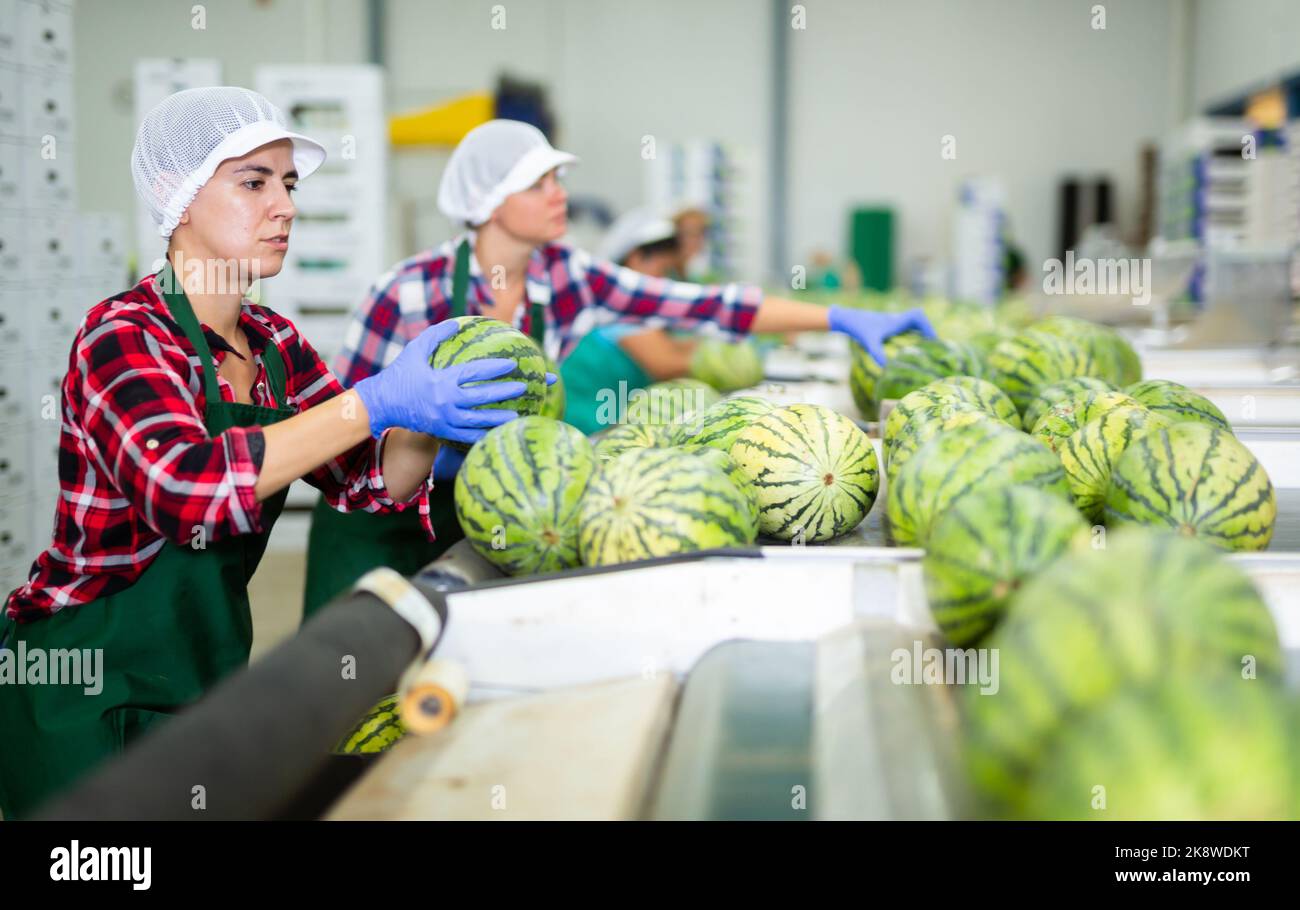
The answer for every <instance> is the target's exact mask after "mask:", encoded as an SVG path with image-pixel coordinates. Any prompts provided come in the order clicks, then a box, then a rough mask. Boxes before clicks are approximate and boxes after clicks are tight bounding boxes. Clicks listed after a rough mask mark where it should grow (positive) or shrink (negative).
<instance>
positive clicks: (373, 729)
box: [334, 695, 406, 755]
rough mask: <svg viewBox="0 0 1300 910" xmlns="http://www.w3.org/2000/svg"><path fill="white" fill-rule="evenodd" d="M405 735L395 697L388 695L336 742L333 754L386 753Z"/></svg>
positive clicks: (404, 727)
mask: <svg viewBox="0 0 1300 910" xmlns="http://www.w3.org/2000/svg"><path fill="white" fill-rule="evenodd" d="M405 735H406V726H405V725H404V724H403V723H402V715H401V713H400V712H399V711H398V707H397V696H396V695H389V696H388V697H387V698H384V699H381V700H380V701H379V702H378V703H377V704H376V705H375V706H374V707H373V708H371V709H370V710H369V711H367V712H366V716H365V717H363V718H361V721H360V722H359V723H358V724H357V725H356V726H355V727H353V728H352V731H351V732H350V733H347V734H345V735H344V737H343V738H342V739H340V740H339V741H338V744H337V745H336V746H335V747H334V752H335V753H340V754H343V755H360V754H370V753H372V752H387V751H388V750H389V749H390V748H392V746H393V744H394V743H396V742H397V741H398V740H399V739H401V738H402V737H403V736H405Z"/></svg>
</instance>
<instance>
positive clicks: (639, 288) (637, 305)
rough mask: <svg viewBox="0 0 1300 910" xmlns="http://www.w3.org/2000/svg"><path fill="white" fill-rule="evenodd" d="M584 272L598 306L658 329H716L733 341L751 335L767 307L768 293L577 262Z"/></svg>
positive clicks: (608, 264) (597, 261)
mask: <svg viewBox="0 0 1300 910" xmlns="http://www.w3.org/2000/svg"><path fill="white" fill-rule="evenodd" d="M573 267H574V268H575V270H582V271H584V272H585V276H584V277H585V281H586V284H587V286H588V287H590V288H591V291H592V295H593V297H594V299H595V302H596V303H597V304H598V305H600V306H602V307H605V308H606V309H609V310H612V311H614V312H615V313H618V314H619V316H620V317H625V318H628V319H635V320H638V321H642V322H646V323H649V324H651V325H655V326H664V327H673V328H681V329H690V328H697V327H700V326H710V325H711V326H716V327H717V328H718V329H720V330H721V331H722V332H723V333H724V334H726V335H728V336H731V337H739V336H743V335H747V334H748V333H749V331H750V328H751V326H752V325H753V323H754V316H755V315H756V314H757V313H758V308H759V305H760V304H761V303H762V302H763V291H762V289H761V288H759V287H758V286H756V285H748V284H691V283H690V282H686V281H671V280H669V279H666V278H653V277H651V276H649V275H643V274H641V273H640V272H636V271H633V270H632V269H628V268H624V267H622V266H618V265H615V264H614V263H612V262H607V261H605V260H603V259H596V258H587V257H578V256H575V257H574V264H573Z"/></svg>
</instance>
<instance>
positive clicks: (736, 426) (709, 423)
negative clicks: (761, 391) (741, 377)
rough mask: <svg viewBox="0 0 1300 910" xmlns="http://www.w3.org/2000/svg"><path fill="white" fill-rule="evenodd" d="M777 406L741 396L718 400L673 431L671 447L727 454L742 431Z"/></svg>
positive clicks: (762, 400)
mask: <svg viewBox="0 0 1300 910" xmlns="http://www.w3.org/2000/svg"><path fill="white" fill-rule="evenodd" d="M775 407H776V406H775V405H774V404H772V402H770V401H768V400H767V399H766V398H759V397H758V396H757V395H742V396H738V397H736V398H727V399H725V400H723V401H719V402H718V403H717V404H715V405H712V406H710V407H709V408H708V409H707V410H705V411H704V412H703V413H702V414H701V415H700V418H699V419H698V420H688V421H686V422H685V423H683V424H681V425H680V426H678V427H677V429H676V430H675V431H674V433H673V436H672V442H673V445H679V446H685V445H702V446H709V447H710V448H714V449H717V450H719V451H720V452H724V453H726V452H729V451H730V450H731V444H732V443H733V442H734V441H735V439H736V437H737V436H739V435H740V434H741V432H742V431H743V430H744V429H745V428H746V427H747V426H749V425H750V424H751V423H753V422H754V421H755V420H756V419H758V418H759V417H762V416H763V415H764V414H766V413H768V412H769V411H771V410H773V409H774V408H775Z"/></svg>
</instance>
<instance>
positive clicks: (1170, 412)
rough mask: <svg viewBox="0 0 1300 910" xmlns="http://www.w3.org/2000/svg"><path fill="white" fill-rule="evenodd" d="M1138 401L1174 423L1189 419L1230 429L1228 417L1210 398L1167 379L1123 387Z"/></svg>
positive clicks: (1151, 380)
mask: <svg viewBox="0 0 1300 910" xmlns="http://www.w3.org/2000/svg"><path fill="white" fill-rule="evenodd" d="M1124 391H1125V392H1127V393H1128V394H1129V395H1132V396H1133V397H1134V398H1136V399H1137V400H1138V401H1139V402H1141V403H1142V404H1144V405H1146V406H1147V407H1148V408H1150V409H1151V410H1153V411H1155V412H1156V413H1157V414H1160V415H1161V416H1163V417H1167V418H1168V419H1169V420H1171V421H1174V422H1181V421H1192V422H1195V423H1203V424H1205V425H1207V426H1212V427H1220V428H1222V429H1224V430H1231V427H1230V426H1229V425H1228V418H1226V417H1224V416H1223V412H1222V411H1220V410H1219V409H1218V408H1217V407H1215V405H1214V403H1213V402H1212V401H1210V399H1208V398H1206V397H1205V396H1204V395H1201V394H1199V393H1197V392H1193V391H1192V390H1191V389H1189V388H1187V386H1184V385H1179V384H1178V383H1176V382H1170V381H1169V380H1167V379H1148V380H1147V381H1146V382H1139V383H1135V384H1133V385H1131V386H1129V387H1128V388H1126V389H1125V390H1124Z"/></svg>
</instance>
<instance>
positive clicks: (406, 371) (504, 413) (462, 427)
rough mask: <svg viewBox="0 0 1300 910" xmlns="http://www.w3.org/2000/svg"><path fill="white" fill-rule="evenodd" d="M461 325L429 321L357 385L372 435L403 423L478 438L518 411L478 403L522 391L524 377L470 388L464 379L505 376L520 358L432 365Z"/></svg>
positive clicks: (420, 429) (460, 437)
mask: <svg viewBox="0 0 1300 910" xmlns="http://www.w3.org/2000/svg"><path fill="white" fill-rule="evenodd" d="M458 328H459V325H457V323H456V322H455V321H454V320H451V319H448V320H445V321H443V322H440V323H438V324H437V325H434V326H430V327H429V328H427V329H425V330H424V331H423V332H421V333H420V334H419V335H417V336H416V337H415V340H413V341H411V342H410V343H409V344H407V345H406V347H405V348H403V350H402V353H401V354H398V355H397V359H396V360H394V361H393V362H392V363H390V364H389V365H388V366H387V367H385V368H384V369H382V370H380V371H379V372H378V373H376V374H375V375H374V376H368V377H366V378H365V379H363V380H361V381H360V382H358V383H357V384H356V385H355V386H353V388H354V389H356V392H357V395H359V396H360V397H361V401H362V403H363V404H364V405H365V406H366V411H368V412H369V414H370V433H371V435H372V436H374V437H376V438H378V437H379V436H380V435H382V434H383V432H384V430H386V429H388V428H389V427H403V428H405V429H407V430H413V431H415V432H417V433H428V434H429V435H430V436H437V437H438V438H439V439H450V440H453V441H455V442H463V443H467V444H473V443H474V442H477V441H478V440H479V439H481V438H482V436H483V434H484V433H486V432H487V431H488V430H490V429H491V428H492V427H495V426H500V425H501V424H503V423H506V422H507V421H510V420H514V419H515V418H516V417H518V416H519V415H518V414H517V413H516V412H515V411H509V410H504V409H486V410H473V408H474V407H475V406H476V405H482V404H493V403H495V402H498V401H506V400H507V399H510V398H516V397H518V396H519V395H522V394H523V393H524V388H525V387H524V384H523V383H522V382H491V383H485V384H484V385H478V386H471V387H468V388H466V387H465V386H463V385H462V383H466V382H474V381H477V380H482V379H496V378H498V377H500V376H504V375H505V374H507V373H509V372H510V371H511V370H513V369H515V367H516V366H517V365H516V363H515V361H513V360H510V359H509V358H506V357H489V358H486V359H484V360H475V361H473V362H471V363H460V364H456V365H455V366H450V367H447V368H446V369H442V370H435V369H434V368H433V367H431V366H429V359H430V358H431V357H432V356H433V352H434V351H435V350H436V349H437V347H438V345H440V344H442V342H444V341H446V340H447V339H448V338H450V337H451V336H452V335H454V334H456V330H457V329H458Z"/></svg>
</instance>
